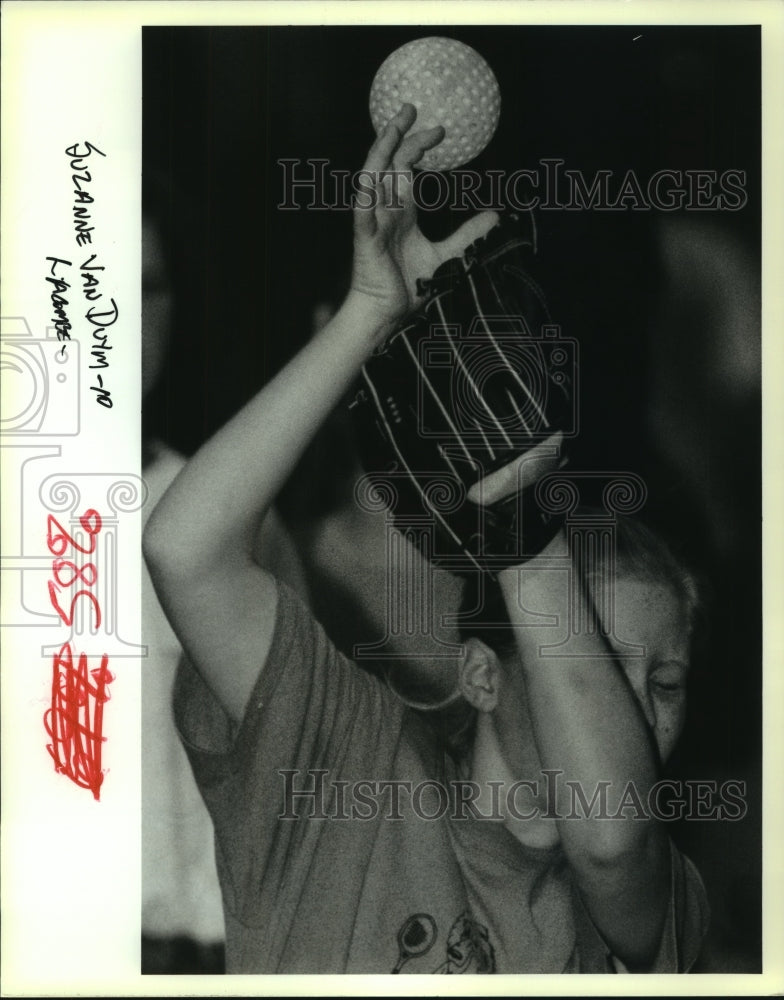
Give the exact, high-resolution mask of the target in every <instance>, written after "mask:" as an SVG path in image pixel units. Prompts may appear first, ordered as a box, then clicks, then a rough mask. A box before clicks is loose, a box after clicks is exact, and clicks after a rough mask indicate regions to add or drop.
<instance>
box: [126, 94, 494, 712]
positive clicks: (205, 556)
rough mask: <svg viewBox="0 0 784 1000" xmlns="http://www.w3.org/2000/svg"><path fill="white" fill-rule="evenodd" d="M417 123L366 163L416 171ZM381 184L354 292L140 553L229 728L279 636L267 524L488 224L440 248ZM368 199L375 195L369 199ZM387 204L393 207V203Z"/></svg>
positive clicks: (360, 234)
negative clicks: (305, 456)
mask: <svg viewBox="0 0 784 1000" xmlns="http://www.w3.org/2000/svg"><path fill="white" fill-rule="evenodd" d="M415 114H416V113H415V111H414V109H413V107H412V106H411V105H406V106H404V108H403V110H402V111H401V112H400V113H399V114H398V115H397V116H396V117H395V119H393V121H392V123H390V125H389V126H388V127H387V128H386V129H385V130H384V131H383V132H382V133H381V135H380V136H379V138H378V139H377V141H376V142H375V144H374V145H373V147H372V149H371V150H370V153H369V154H368V159H367V162H366V164H365V170H366V171H370V172H371V173H376V172H382V171H390V170H395V171H410V170H411V167H412V165H413V164H414V163H416V162H417V161H418V160H419V159H420V158H421V156H422V155H423V153H424V151H425V150H426V149H429V148H430V147H432V146H434V145H436V144H437V143H438V142H439V141H440V139H441V137H442V133H441V130H440V129H430V130H427V131H423V132H419V133H415V134H413V135H410V136H408V137H406V138H405V139H404V138H403V137H404V136H405V133H406V132H407V131H408V130H409V129H410V127H411V125H412V123H413V121H414V117H415ZM389 184H390V178H389V177H388V178H387V180H386V181H381V182H380V183H379V184H378V185H376V188H375V190H376V196H377V199H379V200H378V201H377V202H376V203H375V204H373V205H368V206H367V207H362V206H358V207H357V208H356V209H355V212H354V236H355V238H354V266H353V275H352V287H351V291H350V293H349V295H348V297H347V299H346V301H345V302H344V304H343V306H342V307H341V309H340V310H339V311H338V312H337V313H336V315H335V316H334V317H333V318H332V320H331V321H330V322H329V323H328V324H327V326H326V327H324V329H323V330H321V331H320V332H319V333H318V334H317V335H316V336H315V337H314V338H313V339H312V340H311V341H310V342H309V343H308V344H307V345H306V346H305V347H304V348H303V349H302V350H301V351H300V352H299V354H297V355H296V357H295V358H294V359H293V360H292V361H291V362H290V363H289V364H288V365H287V366H286V367H285V368H284V369H283V370H282V371H281V372H280V373H279V374H278V375H277V376H276V377H275V378H274V379H273V380H272V381H271V382H269V383H268V384H267V385H266V386H265V387H264V388H263V389H262V390H261V392H259V394H258V395H257V396H256V397H255V398H254V399H253V400H252V401H251V402H250V403H249V404H248V405H247V406H245V407H244V409H243V410H241V411H240V412H239V413H238V414H237V415H236V416H235V417H234V418H233V419H232V420H231V421H230V422H229V423H228V424H227V425H226V426H225V427H223V428H222V430H220V431H219V432H218V433H217V434H216V435H215V436H214V437H213V438H212V439H210V440H209V441H208V442H207V443H206V444H205V445H204V446H203V447H202V448H201V449H200V450H199V451H198V452H197V453H196V455H195V456H194V457H193V458H192V459H191V460H190V461H189V462H188V463H187V465H186V466H185V468H184V469H183V470H182V472H181V473H180V475H179V476H178V477H177V479H176V480H175V481H174V483H173V484H172V485H171V487H170V488H169V490H168V492H167V493H166V494H165V496H164V497H163V499H162V500H161V502H160V503H159V504H158V506H157V508H156V510H155V511H154V513H153V514H152V516H151V517H150V520H149V522H148V525H147V528H146V530H145V533H144V554H145V558H146V560H147V563H148V566H149V568H150V574H151V576H152V580H153V583H154V584H155V588H156V591H157V593H158V597H159V599H160V602H161V604H162V606H163V608H164V610H165V612H166V614H167V615H168V617H169V620H170V622H171V624H172V627H173V628H174V631H175V632H176V633H177V636H178V638H179V640H180V643H181V645H182V647H183V649H184V650H185V652H186V654H187V655H188V657H189V659H190V660H191V662H192V663H193V665H194V667H195V668H196V669H197V670H198V671H199V673H200V674H201V676H202V677H203V678H204V680H205V681H206V683H207V684H208V685H209V687H210V688H211V689H212V691H213V693H214V694H215V695H216V697H217V698H218V700H219V701H220V703H221V704H222V706H223V708H224V709H225V710H226V711H227V713H228V714H229V716H230V718H231V719H232V720H233V721H234V722H235V723H239V722H240V721H241V719H242V717H243V715H244V712H245V707H246V705H247V701H248V698H249V696H250V693H251V690H252V688H253V685H254V683H255V680H256V678H257V677H258V674H259V670H260V669H261V667H262V666H263V664H264V662H265V660H266V657H267V653H268V651H269V647H270V643H271V640H272V635H273V631H274V625H275V615H276V602H277V586H276V583H275V580H274V579H273V578H272V577H271V576H270V575H269V574H268V573H267V572H266V571H264V570H263V569H262V568H261V567H260V566H259V565H258V563H257V562H256V560H255V559H254V557H253V549H254V543H255V540H256V535H257V532H258V528H259V525H260V523H261V521H262V519H263V517H264V515H265V513H266V511H267V509H268V508H269V506H270V504H271V503H272V501H273V499H274V497H275V496H276V494H277V493H278V491H279V489H280V488H281V486H282V485H283V483H284V482H285V480H286V479H287V478H288V476H289V474H290V473H291V471H292V470H293V468H294V466H295V464H296V463H297V461H298V459H299V457H300V455H301V454H302V452H303V450H304V449H305V447H306V445H307V444H308V442H309V441H310V440H311V438H312V437H313V435H314V434H315V432H316V430H317V429H318V427H319V425H320V424H321V423H322V421H323V420H324V419H325V418H326V416H327V414H328V413H329V412H330V410H331V409H332V408H333V407H334V406H335V405H336V404H337V403H338V402H339V400H340V399H341V397H342V396H343V394H344V393H345V391H346V390H347V389H348V388H349V386H350V385H351V383H352V381H353V379H354V378H355V377H356V375H357V374H358V372H359V369H360V367H361V365H362V364H363V363H364V361H365V360H366V359H367V358H368V357H369V355H370V354H371V353H372V351H373V350H374V349H375V347H376V346H378V344H380V343H381V342H382V341H383V340H384V338H385V337H386V336H387V335H388V334H389V333H390V332H391V331H392V330H393V329H394V327H395V325H396V324H397V322H398V321H399V320H400V319H401V318H402V317H403V316H404V315H405V313H406V312H408V310H409V309H410V308H411V306H412V305H413V304H414V303H415V301H416V284H415V283H416V278H417V277H419V276H422V277H427V276H429V275H430V274H432V272H433V271H434V270H435V268H436V267H437V266H438V264H439V263H440V262H441V261H442V260H446V259H448V258H449V257H451V256H455V255H456V254H458V253H460V252H461V251H462V249H463V248H464V247H465V246H467V245H468V244H469V243H471V242H472V241H473V240H475V239H477V238H478V237H479V236H481V235H483V233H484V232H486V231H487V229H488V228H489V227H490V226H491V225H492V224H493V222H494V221H495V216H494V214H493V213H484V214H483V215H479V216H475V217H474V218H473V219H472V220H470V221H469V222H467V223H466V224H465V225H463V226H462V227H461V228H460V229H459V230H458V232H457V233H455V234H454V235H453V236H452V237H450V238H449V239H448V240H445V241H443V243H440V244H432V243H430V242H429V241H428V240H426V239H425V238H424V237H423V236H422V234H421V232H420V231H419V229H418V227H417V225H416V211H415V208H414V205H413V201H412V200H411V197H410V189H411V185H410V183H408V184H406V182H405V180H403V179H402V178H401V179H400V180H399V183H398V194H399V195H400V196H401V197H400V198H399V200H395V201H393V202H390V201H389V200H388V195H389ZM366 190H367V189H366ZM385 198H386V204H385Z"/></svg>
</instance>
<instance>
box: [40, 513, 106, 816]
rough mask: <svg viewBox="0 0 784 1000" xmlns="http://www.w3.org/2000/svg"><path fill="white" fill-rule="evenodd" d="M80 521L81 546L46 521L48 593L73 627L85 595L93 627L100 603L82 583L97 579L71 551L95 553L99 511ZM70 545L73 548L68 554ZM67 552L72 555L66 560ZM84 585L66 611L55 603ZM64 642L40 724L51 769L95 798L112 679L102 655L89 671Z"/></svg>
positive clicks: (94, 569)
mask: <svg viewBox="0 0 784 1000" xmlns="http://www.w3.org/2000/svg"><path fill="white" fill-rule="evenodd" d="M79 524H81V526H82V528H83V529H84V531H85V532H86V534H87V536H88V538H89V543H88V544H89V547H88V548H85V546H84V545H81V544H80V543H79V542H78V541H77V540H76V539H75V538H74V537H73V535H71V534H70V532H68V531H66V530H65V528H64V527H63V526H62V525H61V524H60V522H59V521H58V520H57V518H55V517H53V516H52V515H51V514H50V515H49V518H48V521H47V531H46V544H47V545H48V547H49V551H50V552H51V553H52V555H53V556H54V559H53V560H52V575H53V576H54V580H50V581H49V597H50V599H51V602H52V606H53V607H54V609H55V610H56V611H57V613H58V615H59V616H60V618H61V619H62V620H63V621H64V622H65V624H66V625H68V626H69V627H70V626H72V625H73V620H74V614H75V609H76V603H77V601H78V600H79V598H80V597H81V598H85V599H86V600H87V601H89V602H90V603H91V604H92V607H93V610H94V612H95V627H96V628H98V627H99V626H100V624H101V607H100V604H99V603H98V600H97V598H96V597H95V594H93V593H91V592H90V591H89V590H87V589H85V587H93V586H94V585H95V583H96V581H97V580H98V569H97V567H96V565H95V563H92V562H88V563H85V564H84V565H83V566H81V567H80V566H79V565H78V564H77V563H76V561H75V559H76V558H77V557H76V553H77V552H80V553H81V554H82V555H83V556H89V555H92V554H93V552H94V551H95V546H96V536H97V535H98V533H99V532H100V530H101V515H100V514H99V513H98V511H96V510H92V509H91V510H88V511H85V513H84V514H83V515H82V516H81V517H80V518H79ZM69 549H72V550H74V551H73V552H70V551H69ZM66 553H68V554H69V555H72V556H73V558H72V559H67V558H65V555H66ZM77 584H84V585H85V587H83V588H82V589H81V590H77V592H76V593H75V594H74V595H73V597H72V598H71V603H70V607H69V609H68V611H64V610H63V608H62V607H61V606H60V602H59V600H58V595H59V593H60V591H61V590H63V589H64V588H68V587H73V586H74V585H77ZM75 660H76V657H75V655H74V653H73V651H72V649H71V644H70V642H67V643H66V644H65V645H64V646H63V647H62V649H61V650H60V651H59V653H57V654H56V655H55V657H54V663H53V668H52V707H51V708H50V709H49V710H48V711H47V712H46V714H45V715H44V726H45V727H46V731H47V733H48V734H49V736H51V738H52V742H51V743H50V744H48V746H47V749H48V751H49V753H50V755H51V757H52V759H53V760H54V764H55V769H56V770H57V772H58V773H59V774H64V775H66V777H68V778H70V779H71V781H73V782H74V783H75V784H77V785H79V786H80V787H81V788H88V789H90V791H92V793H93V797H94V798H95V799H100V794H101V784H102V782H103V770H102V768H101V745H102V744H103V742H104V736H103V732H102V730H103V706H104V704H105V702H107V701H108V700H109V692H108V685H109V684H110V683H111V682H112V680H113V679H114V678H113V677H112V675H111V674H110V673H109V670H108V662H109V657H108V656H106V655H104V656H103V657H102V658H101V665H100V667H99V668H98V669H96V670H90V669H89V668H88V665H87V656H86V655H85V654H84V653H82V654H81V655H80V656H79V658H78V661H76V662H74V661H75Z"/></svg>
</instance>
